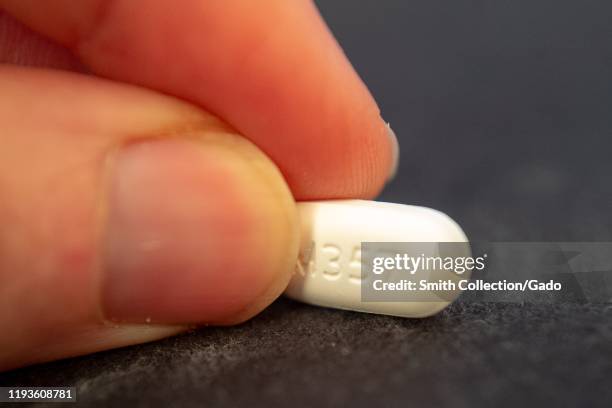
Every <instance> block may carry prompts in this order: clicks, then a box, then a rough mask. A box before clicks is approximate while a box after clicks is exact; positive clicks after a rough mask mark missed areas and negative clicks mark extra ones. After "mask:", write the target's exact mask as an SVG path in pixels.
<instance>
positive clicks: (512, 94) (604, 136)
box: [0, 0, 612, 407]
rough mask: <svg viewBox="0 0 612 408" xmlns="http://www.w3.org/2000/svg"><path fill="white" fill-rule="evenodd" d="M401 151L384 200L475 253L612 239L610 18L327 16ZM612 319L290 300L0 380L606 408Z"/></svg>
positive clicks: (224, 397) (86, 391) (348, 10)
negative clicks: (246, 316) (475, 245)
mask: <svg viewBox="0 0 612 408" xmlns="http://www.w3.org/2000/svg"><path fill="white" fill-rule="evenodd" d="M319 5H320V6H321V9H322V12H323V14H324V15H325V17H326V19H327V20H328V22H329V23H330V25H331V26H332V29H333V31H334V32H335V34H336V35H337V36H338V38H339V40H340V42H341V44H342V45H343V46H344V48H345V50H346V52H347V54H348V55H349V57H350V58H351V59H352V61H353V62H354V64H355V66H356V67H357V70H358V71H359V72H360V74H361V75H362V76H363V78H364V79H365V80H366V82H367V83H368V85H369V86H370V88H371V89H372V91H373V93H374V94H375V96H376V97H377V99H378V100H379V102H380V105H381V109H382V112H383V115H384V116H385V118H386V119H387V120H388V121H389V122H391V125H392V126H393V128H394V129H395V131H396V133H397V134H398V136H399V138H400V142H401V145H402V163H401V167H400V174H399V175H398V177H397V178H396V180H395V181H393V182H392V183H391V184H390V185H389V186H388V188H387V190H386V191H385V193H384V194H383V196H382V197H381V199H383V200H386V201H396V202H403V203H411V204H419V205H427V206H430V207H434V208H438V209H440V210H442V211H445V212H447V213H448V214H449V215H451V216H452V217H453V218H454V219H456V220H457V221H458V222H459V223H460V224H461V225H462V226H463V227H464V228H465V230H466V232H467V234H468V236H469V237H471V238H472V239H473V240H493V241H494V240H521V241H523V240H547V241H573V240H574V241H596V240H602V241H603V240H606V241H609V240H612V228H611V227H612V222H611V217H610V214H611V213H612V183H611V182H610V180H609V176H610V174H612V161H611V159H610V158H611V155H612V3H611V2H609V1H603V0H601V1H558V0H556V1H552V0H551V1H544V0H537V1H534V0H530V1H524V0H514V1H485V0H481V1H451V0H448V1H434V0H422V1H401V0H398V1H380V2H378V1H377V2H375V1H354V0H353V1H350V0H344V1H338V0H333V1H332V0H327V1H320V2H319ZM611 378H612V303H608V304H590V305H589V304H576V303H567V304H555V305H542V304H525V305H517V304H512V305H504V304H455V305H453V306H452V307H451V308H450V309H448V310H446V311H444V312H443V313H441V314H440V315H438V316H435V317H433V318H429V319H424V320H407V319H397V318H392V317H384V316H370V315H363V314H358V313H351V312H343V311H335V310H327V309H323V308H315V307H311V306H306V305H301V304H298V303H295V302H291V301H288V300H280V301H278V302H277V303H275V304H274V305H273V306H272V307H270V308H269V309H268V310H267V311H265V312H264V313H263V314H262V315H260V316H258V317H257V318H255V319H253V320H252V321H250V322H248V323H246V324H244V325H241V326H239V327H234V328H219V329H213V328H203V329H200V330H197V331H195V332H193V333H189V334H186V335H183V336H179V337H176V338H173V339H167V340H164V341H160V342H156V343H152V344H147V345H142V346H136V347H129V348H124V349H120V350H113V351H108V352H104V353H98V354H95V355H92V356H86V357H81V358H76V359H70V360H65V361H60V362H55V363H50V364H45V365H41V366H36V367H30V368H25V369H21V370H16V371H13V372H10V373H5V374H2V375H0V383H3V384H13V385H75V386H77V387H78V390H79V399H80V401H81V402H82V403H90V404H91V405H94V404H95V406H118V405H127V404H130V405H135V406H143V407H144V406H155V405H158V406H160V405H161V406H172V405H175V406H181V405H194V406H195V405H205V406H223V405H227V406H236V405H238V406H241V405H242V406H274V405H281V404H282V405H287V406H306V405H310V406H312V405H314V404H316V403H321V404H323V405H350V406H367V405H374V404H382V405H387V406H429V405H434V406H460V407H477V406H485V407H488V406H513V407H514V406H520V405H529V406H532V405H545V406H548V405H555V406H602V407H604V406H612V385H611V384H612V383H611V381H612V380H610V379H611Z"/></svg>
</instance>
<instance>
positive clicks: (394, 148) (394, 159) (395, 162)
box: [387, 123, 400, 182]
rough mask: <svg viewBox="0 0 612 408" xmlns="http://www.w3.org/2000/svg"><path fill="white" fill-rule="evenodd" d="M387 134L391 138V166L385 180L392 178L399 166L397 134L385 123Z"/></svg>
mask: <svg viewBox="0 0 612 408" xmlns="http://www.w3.org/2000/svg"><path fill="white" fill-rule="evenodd" d="M387 135H388V136H389V139H390V140H391V154H392V156H391V168H390V170H389V177H388V178H387V182H389V181H391V180H393V179H394V178H395V175H396V174H397V170H398V168H399V155H400V151H399V143H398V141H397V136H395V132H394V131H393V129H391V126H390V125H389V123H387Z"/></svg>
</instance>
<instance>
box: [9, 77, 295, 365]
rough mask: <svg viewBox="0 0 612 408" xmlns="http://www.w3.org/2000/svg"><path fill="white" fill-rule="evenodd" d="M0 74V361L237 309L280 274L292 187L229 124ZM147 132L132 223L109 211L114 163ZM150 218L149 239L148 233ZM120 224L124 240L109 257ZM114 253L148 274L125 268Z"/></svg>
mask: <svg viewBox="0 0 612 408" xmlns="http://www.w3.org/2000/svg"><path fill="white" fill-rule="evenodd" d="M0 89H2V93H0V123H2V129H1V131H0V146H1V147H0V197H1V199H0V225H2V229H1V230H0V331H1V332H2V333H3V335H2V336H0V370H2V369H8V368H12V367H16V366H20V365H25V364H32V363H36V362H41V361H46V360H50V359H55V358H60V357H66V356H72V355H77V354H83V353H89V352H93V351H97V350H101V349H105V348H111V347H119V346H123V345H127V344H133V343H139V342H143V341H150V340H153V339H157V338H160V337H165V336H168V335H171V334H174V333H177V332H179V331H182V330H185V328H186V325H190V324H200V323H210V324H232V323H236V322H239V321H243V320H245V319H247V318H249V317H251V316H253V315H254V314H256V313H257V312H259V311H260V310H261V309H262V308H264V307H265V306H267V305H268V304H269V303H270V302H271V301H272V300H273V299H274V298H276V297H277V296H278V295H279V294H280V293H281V291H282V290H283V289H284V287H285V286H286V284H287V281H288V279H289V275H290V272H291V270H292V267H293V265H294V262H295V257H296V253H297V235H296V231H297V226H296V224H297V220H296V218H295V206H294V202H293V199H292V197H291V194H290V192H289V189H288V188H287V186H286V184H285V183H284V181H283V179H282V177H281V175H280V173H279V172H278V170H277V169H276V167H275V166H274V165H273V164H272V162H270V161H269V159H267V158H266V157H265V156H264V155H263V154H262V153H261V152H260V151H259V150H258V149H257V148H255V147H254V146H253V145H252V144H251V143H249V142H248V141H246V140H245V139H243V138H240V137H239V136H236V135H235V132H234V131H233V130H232V129H231V128H229V127H228V126H227V125H225V124H223V123H222V122H220V121H219V120H218V119H216V118H215V117H212V116H211V115H209V114H206V113H205V112H202V111H200V110H199V109H196V108H194V107H193V106H190V105H188V104H186V103H183V102H180V101H178V100H175V99H173V98H169V97H166V96H162V95H159V94H156V93H154V92H151V91H148V90H144V89H139V88H137V87H133V86H128V85H121V84H117V83H113V82H110V81H107V80H101V79H96V78H92V77H87V76H83V75H77V74H69V73H62V72H59V71H57V72H53V71H46V70H37V69H25V68H11V67H1V66H0ZM147 143H150V144H151V145H153V146H157V147H156V148H155V149H156V150H155V151H156V152H158V153H156V154H157V156H156V157H154V159H156V160H160V161H159V166H155V165H153V166H149V167H148V168H149V169H150V171H149V173H147V174H149V176H150V177H149V180H150V182H149V184H148V186H149V188H148V189H144V190H143V188H142V186H138V185H137V186H135V187H134V190H138V191H141V193H140V194H141V196H140V198H141V199H142V198H143V197H144V198H147V201H146V202H138V201H135V202H134V203H132V204H131V206H132V209H136V212H135V213H134V211H132V213H131V214H129V215H130V217H131V218H130V219H134V218H138V219H137V220H136V221H137V222H138V223H140V224H138V223H136V224H134V223H132V224H130V225H129V227H130V228H131V229H130V228H127V227H125V220H123V219H122V218H119V221H117V218H116V217H115V218H112V217H113V216H114V215H113V212H112V211H111V207H112V206H111V203H112V197H111V196H112V194H113V193H112V192H113V187H112V186H113V185H115V184H113V183H112V182H111V181H112V179H113V174H115V173H117V172H119V173H121V174H123V173H122V171H123V170H121V168H120V166H118V165H116V163H114V160H115V159H116V157H117V156H118V155H120V154H121V152H125V151H128V150H130V149H132V147H134V146H142V145H144V144H147ZM164 143H168V146H166V145H165V144H164ZM192 147H193V148H192ZM151 177H152V178H151ZM143 191H144V193H143ZM130 194H132V192H131V190H130ZM143 194H144V195H143ZM134 225H136V227H137V228H136V229H135V227H134ZM139 228H140V229H139ZM151 231H154V232H155V233H159V234H160V236H161V237H162V240H161V241H160V243H159V245H157V246H156V247H154V248H150V247H147V248H145V246H144V244H146V242H147V241H146V240H147V239H148V235H147V234H149V232H151ZM262 231H265V234H263V233H262ZM113 233H114V234H115V235H114V237H113V236H111V234H113ZM117 233H119V234H120V235H123V236H124V241H123V243H122V247H125V248H131V251H123V252H120V253H119V258H117V253H114V255H113V256H114V258H112V259H113V261H112V262H110V261H109V259H110V258H109V255H108V253H107V252H108V248H109V245H111V246H112V245H113V242H116V241H117V240H118V238H115V237H117ZM130 234H131V235H130ZM125 237H128V238H130V237H131V239H132V240H131V241H129V240H127V238H125ZM144 251H147V252H146V253H145V252H144ZM144 255H146V256H144ZM134 259H139V260H140V261H138V262H137V265H136V267H134V266H133V265H134V262H132V261H133V260H134ZM125 265H130V267H129V268H126V267H125ZM117 268H122V269H121V271H122V273H125V274H128V273H129V274H131V275H130V276H133V277H136V278H138V277H140V278H141V280H145V279H149V278H152V277H154V280H151V281H150V282H148V283H147V282H145V283H143V284H141V285H138V283H139V282H138V281H136V282H131V283H130V282H129V279H127V278H126V280H122V278H123V277H122V276H119V277H118V276H117V273H116V272H117ZM147 274H150V275H147ZM126 276H127V275H126ZM129 285H132V286H131V288H128V287H127V286H129ZM124 289H125V291H124ZM122 291H124V292H126V293H123V292H122ZM126 296H128V297H129V299H128V300H132V302H129V301H126ZM116 314H120V315H121V316H120V318H118V319H115V317H116V316H115V315H116ZM148 322H150V323H152V324H148V325H147V324H145V323H148Z"/></svg>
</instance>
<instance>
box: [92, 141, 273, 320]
mask: <svg viewBox="0 0 612 408" xmlns="http://www.w3.org/2000/svg"><path fill="white" fill-rule="evenodd" d="M244 162H245V160H238V159H236V153H233V151H232V149H228V148H227V147H222V148H220V147H218V146H215V145H214V144H213V145H211V146H201V145H200V144H199V143H197V142H195V141H191V140H187V139H185V140H182V139H178V138H177V139H165V140H156V141H145V142H140V143H135V144H132V145H129V146H126V147H124V148H122V149H121V150H120V151H119V152H117V153H116V154H115V155H114V156H113V157H112V158H111V160H109V184H108V192H107V200H108V209H107V211H106V212H107V215H106V223H105V225H106V228H105V232H104V234H103V235H104V240H103V246H104V248H103V257H102V262H101V264H102V265H101V269H102V270H103V276H102V309H103V314H104V316H105V318H106V319H108V320H111V321H118V322H134V323H153V324H156V323H163V324H166V323H169V324H188V323H198V322H217V321H222V320H223V319H224V318H226V317H227V316H230V315H232V314H238V313H240V311H241V310H243V309H244V308H245V306H246V305H248V304H250V303H252V302H253V301H254V299H256V298H257V297H258V296H261V293H263V292H265V290H266V288H267V286H268V285H269V284H270V281H271V280H272V279H273V278H272V277H271V276H269V273H270V272H269V271H270V270H273V268H272V267H271V266H269V264H268V263H266V262H268V261H269V262H270V263H273V262H275V264H274V265H278V264H279V262H278V259H275V258H274V257H273V256H271V255H270V254H269V253H268V252H266V249H267V248H269V247H270V245H274V243H272V244H270V243H269V242H268V247H265V246H264V244H261V245H260V244H259V241H263V240H262V239H261V238H258V237H261V231H262V230H264V228H265V226H264V225H261V224H264V223H266V224H268V225H272V224H274V219H275V218H273V215H274V214H272V215H268V213H258V212H249V211H250V208H257V206H258V205H259V202H263V205H265V206H266V208H273V207H274V202H273V199H272V198H270V197H269V196H268V195H267V190H266V188H265V186H263V187H262V186H260V185H258V184H257V183H258V182H260V181H258V179H257V178H256V177H254V176H253V174H252V173H253V171H251V172H250V173H249V172H247V171H245V169H244V168H243V167H244V166H245V164H244ZM240 166H242V167H240ZM245 174H248V177H250V179H249V180H248V181H249V183H245V182H244V180H240V178H244V177H245ZM279 177H280V176H279ZM269 178H270V177H269V176H268V177H267V179H269ZM249 185H255V186H256V187H257V188H258V190H257V194H258V196H257V197H253V196H254V193H253V192H252V191H249V190H248V189H249V187H248V186H249ZM244 190H246V191H244ZM255 200H258V201H255ZM271 212H272V211H271ZM272 228H274V225H272ZM271 234H272V235H273V234H274V233H272V232H271ZM275 239H276V238H274V237H272V240H275ZM277 252H281V250H277ZM254 271H255V272H256V273H257V274H255V273H254Z"/></svg>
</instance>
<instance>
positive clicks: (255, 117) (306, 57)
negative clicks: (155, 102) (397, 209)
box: [0, 0, 392, 200]
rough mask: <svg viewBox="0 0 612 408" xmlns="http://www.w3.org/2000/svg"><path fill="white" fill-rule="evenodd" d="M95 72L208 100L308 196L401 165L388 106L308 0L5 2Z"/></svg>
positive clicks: (361, 189) (356, 184) (363, 182)
mask: <svg viewBox="0 0 612 408" xmlns="http://www.w3.org/2000/svg"><path fill="white" fill-rule="evenodd" d="M0 5H1V6H3V7H4V8H5V9H6V10H7V11H8V12H10V13H12V14H13V15H15V16H16V17H17V18H19V19H20V20H22V21H23V22H25V23H26V24H28V25H29V26H31V27H32V28H34V29H36V30H38V31H40V32H42V33H44V34H46V35H49V36H50V37H51V38H53V39H55V40H57V41H59V42H60V43H62V44H64V45H65V46H67V47H69V48H70V49H72V50H73V51H74V52H75V53H76V54H77V55H78V56H79V57H80V58H81V60H82V62H83V63H84V64H85V65H86V66H88V67H89V68H90V69H91V70H92V71H93V72H95V73H98V74H100V75H103V76H106V77H109V78H113V79H118V80H121V81H128V82H132V83H136V84H140V85H144V86H147V87H150V88H153V89H157V90H160V91H162V92H165V93H168V94H171V95H175V96H178V97H180V98H183V99H186V100H189V101H192V102H194V103H195V104H198V105H200V106H202V107H204V108H206V109H207V110H209V111H211V112H213V113H215V114H216V115H218V116H220V117H222V118H223V119H225V120H226V121H227V122H228V123H230V124H232V126H233V127H235V128H236V129H238V130H239V131H240V132H241V133H242V134H243V135H245V137H247V138H249V139H250V140H251V141H253V142H254V143H255V144H256V145H257V146H258V147H259V148H261V149H262V150H263V151H264V152H265V153H266V154H267V155H268V156H270V157H271V158H272V159H273V160H274V162H275V163H277V165H278V166H279V168H280V169H281V171H282V173H283V175H284V176H285V178H286V180H287V181H288V183H289V185H290V187H291V189H292V192H293V194H294V196H295V197H296V198H297V199H298V200H307V199H321V198H342V197H372V196H374V195H376V194H377V193H378V192H379V191H380V189H381V188H382V186H383V184H384V182H385V181H386V179H387V177H388V176H389V172H390V169H391V168H392V163H391V162H392V145H391V142H390V140H389V138H388V137H387V130H386V127H385V124H384V122H383V121H382V119H381V118H380V115H379V110H378V107H377V106H376V104H375V102H374V100H373V98H372V96H371V95H370V93H369V92H368V90H367V89H366V87H365V85H364V84H363V83H362V81H361V80H360V79H359V77H358V75H357V74H356V73H355V71H354V70H353V68H352V67H351V65H350V63H349V62H348V61H347V59H346V57H345V56H344V54H343V53H342V50H341V49H340V47H339V46H338V44H337V43H336V42H335V40H334V39H333V37H332V36H331V34H330V33H329V31H328V29H327V28H326V27H325V24H324V23H323V22H322V20H321V18H320V16H319V14H318V12H317V10H316V8H315V6H314V5H313V4H312V2H310V1H306V0H292V1H286V0H267V1H251V0H237V1H231V2H228V1H224V0H208V1H202V0H185V1H182V2H181V4H180V7H177V5H176V4H175V3H173V2H168V1H166V0H151V1H148V2H147V4H146V8H145V7H143V4H142V3H140V2H135V1H132V0H113V1H109V0H82V1H79V2H74V1H70V0H61V1H53V2H40V1H36V0H0Z"/></svg>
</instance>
